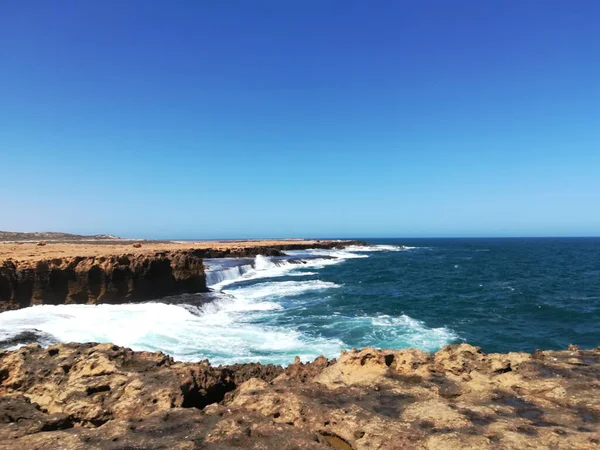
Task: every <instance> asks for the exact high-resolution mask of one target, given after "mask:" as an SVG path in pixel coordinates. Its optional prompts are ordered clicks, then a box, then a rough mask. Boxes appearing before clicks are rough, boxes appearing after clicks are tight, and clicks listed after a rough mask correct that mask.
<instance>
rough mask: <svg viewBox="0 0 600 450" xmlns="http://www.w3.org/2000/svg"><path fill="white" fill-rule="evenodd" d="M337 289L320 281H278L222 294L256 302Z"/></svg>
mask: <svg viewBox="0 0 600 450" xmlns="http://www.w3.org/2000/svg"><path fill="white" fill-rule="evenodd" d="M339 287H340V286H339V285H338V284H335V283H331V282H329V281H320V280H307V281H280V282H267V283H259V284H253V285H251V286H247V287H243V288H239V289H231V290H224V291H223V292H224V293H227V294H230V295H232V296H234V297H236V298H238V299H244V300H256V299H260V298H278V297H291V296H294V295H299V294H303V293H305V292H310V291H321V290H324V289H333V288H339Z"/></svg>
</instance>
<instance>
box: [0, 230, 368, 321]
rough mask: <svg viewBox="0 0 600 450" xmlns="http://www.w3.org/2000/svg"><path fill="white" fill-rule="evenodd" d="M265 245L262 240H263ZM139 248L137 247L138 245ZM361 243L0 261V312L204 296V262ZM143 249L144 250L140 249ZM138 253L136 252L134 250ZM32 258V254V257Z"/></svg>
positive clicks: (346, 242) (217, 247)
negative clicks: (39, 307) (42, 306)
mask: <svg viewBox="0 0 600 450" xmlns="http://www.w3.org/2000/svg"><path fill="white" fill-rule="evenodd" d="M263 242H264V241H263ZM138 244H139V243H138ZM348 245H364V243H363V242H361V241H310V243H306V242H302V241H299V242H297V243H294V242H291V243H286V244H280V245H271V246H270V245H264V244H262V245H258V244H254V245H253V244H252V243H251V241H248V243H244V244H243V245H230V246H227V245H223V244H221V245H219V246H215V247H214V248H213V247H204V248H191V249H182V250H171V251H150V250H148V251H143V250H142V252H141V253H140V252H131V253H127V254H121V255H99V256H72V257H56V258H49V259H31V260H15V259H12V258H8V259H5V260H0V312H1V311H6V310H10V309H18V308H25V307H27V306H32V305H39V304H52V305H60V304H69V303H79V304H96V303H124V302H137V301H146V300H152V299H157V298H161V297H165V296H170V295H177V294H184V293H197V292H206V291H208V289H207V287H206V278H205V274H204V265H203V262H202V261H203V259H204V258H234V257H254V256H257V255H265V256H281V255H283V254H284V253H283V252H284V251H285V250H299V249H307V248H324V249H331V248H344V247H345V246H348ZM140 248H142V249H143V245H142V246H141V247H140ZM135 250H138V249H135ZM31 256H32V257H35V254H33V255H31Z"/></svg>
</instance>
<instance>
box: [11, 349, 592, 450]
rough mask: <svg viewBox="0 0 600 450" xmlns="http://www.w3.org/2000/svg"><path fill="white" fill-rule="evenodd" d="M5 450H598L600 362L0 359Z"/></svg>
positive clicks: (355, 356) (78, 354)
mask: <svg viewBox="0 0 600 450" xmlns="http://www.w3.org/2000/svg"><path fill="white" fill-rule="evenodd" d="M0 394H1V395H0V448H10V449H11V450H12V449H15V450H21V449H22V450H25V449H27V450H29V449H31V448H37V449H42V448H44V449H45V448H69V449H79V448H94V449H114V450H116V449H123V448H146V449H159V448H160V449H165V448H176V449H195V448H203V449H239V448H248V449H278V450H279V449H289V450H291V449H326V448H330V449H331V448H337V449H344V450H348V449H352V450H371V449H381V450H389V449H444V450H445V449H448V450H449V449H456V448H464V449H547V448H557V449H563V448H565V449H592V448H598V446H600V351H599V350H579V349H578V350H574V349H571V350H569V351H539V352H536V353H535V354H533V355H529V354H526V353H509V354H484V353H483V352H481V351H480V350H479V349H478V348H476V347H472V346H469V345H466V344H461V345H454V346H448V347H446V348H444V349H442V350H440V351H439V352H437V353H435V354H433V355H429V354H427V353H424V352H420V351H417V350H376V349H372V348H366V349H362V350H352V351H349V352H344V353H342V355H341V356H340V358H339V359H338V360H333V361H327V360H326V359H324V358H319V359H317V360H316V361H314V362H312V363H301V362H300V361H299V360H298V361H296V362H295V363H294V364H292V365H290V366H289V367H287V368H286V369H282V368H277V367H274V366H262V365H259V364H237V365H232V366H225V367H212V366H211V365H210V364H209V363H207V362H202V363H197V364H190V363H178V362H174V361H173V360H172V359H171V358H169V357H168V356H165V355H163V354H162V353H157V352H156V353H150V352H133V351H131V350H129V349H124V348H120V347H116V346H113V345H111V344H60V345H56V346H52V347H49V348H47V349H44V348H40V347H39V346H35V345H31V346H27V347H23V348H21V349H19V350H17V351H14V352H0Z"/></svg>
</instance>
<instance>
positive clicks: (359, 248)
mask: <svg viewBox="0 0 600 450" xmlns="http://www.w3.org/2000/svg"><path fill="white" fill-rule="evenodd" d="M415 248H417V247H408V246H406V245H350V246H348V247H346V248H345V250H347V251H350V252H402V251H406V250H413V249H415Z"/></svg>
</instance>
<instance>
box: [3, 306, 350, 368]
mask: <svg viewBox="0 0 600 450" xmlns="http://www.w3.org/2000/svg"><path fill="white" fill-rule="evenodd" d="M216 303H217V304H216V305H211V306H212V308H210V307H207V306H208V305H206V307H205V308H203V309H198V310H197V311H194V308H189V307H188V308H186V307H183V306H181V305H167V304H162V303H143V304H127V305H60V306H51V305H42V306H34V307H31V308H25V309H21V310H17V311H9V312H6V313H2V314H0V328H2V329H3V330H5V331H6V332H13V335H16V334H18V333H19V332H21V331H24V330H31V329H33V328H36V329H39V330H42V331H43V332H46V333H49V334H50V335H52V336H54V337H55V338H56V340H58V341H61V342H112V343H114V344H117V345H121V346H126V347H130V348H132V349H134V350H148V351H156V350H161V351H164V352H166V353H169V354H170V355H172V356H173V357H174V358H175V359H177V360H181V361H199V360H202V359H205V358H210V360H211V362H212V363H213V364H228V363H232V362H248V361H262V362H271V363H289V362H291V361H292V360H293V358H294V356H295V355H298V356H300V357H301V359H303V360H310V359H314V358H316V357H317V356H319V355H321V354H324V355H328V356H334V355H337V354H338V353H339V351H340V350H341V349H342V348H343V343H342V342H341V341H340V340H338V339H326V338H321V337H310V336H307V335H304V334H302V333H300V332H298V331H296V330H293V329H288V328H283V327H270V326H262V325H258V324H252V323H248V322H247V321H245V320H244V317H245V315H246V314H247V312H248V308H247V305H248V303H246V304H244V301H243V300H242V301H241V303H240V301H239V300H238V299H232V300H230V301H229V303H228V302H227V300H218V301H217V302H216ZM236 313H239V314H236ZM242 313H246V314H242Z"/></svg>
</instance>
